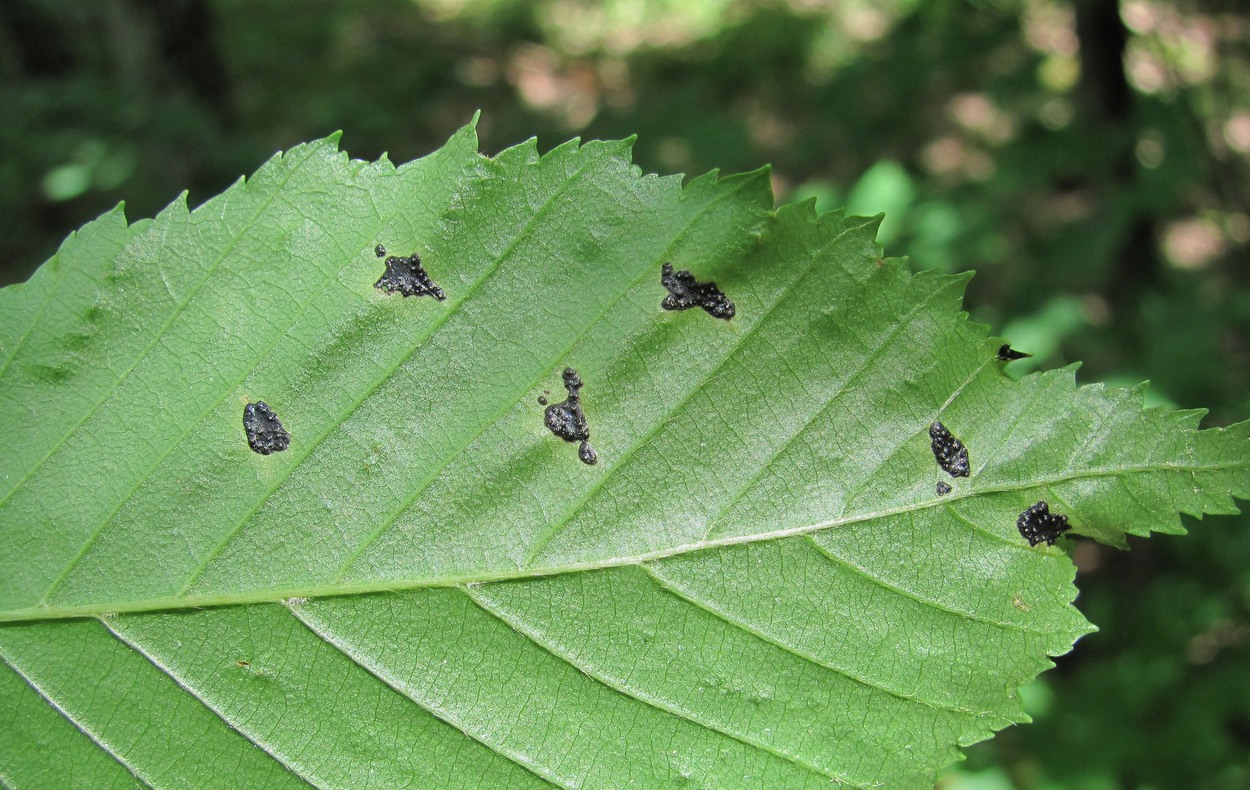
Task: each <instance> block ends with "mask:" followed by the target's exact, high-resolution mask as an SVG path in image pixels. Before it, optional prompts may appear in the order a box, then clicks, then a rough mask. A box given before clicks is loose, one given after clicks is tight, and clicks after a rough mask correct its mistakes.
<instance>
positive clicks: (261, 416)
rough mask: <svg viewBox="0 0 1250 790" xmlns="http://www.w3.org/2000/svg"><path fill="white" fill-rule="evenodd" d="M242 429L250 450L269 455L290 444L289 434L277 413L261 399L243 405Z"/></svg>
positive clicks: (280, 450)
mask: <svg viewBox="0 0 1250 790" xmlns="http://www.w3.org/2000/svg"><path fill="white" fill-rule="evenodd" d="M243 430H244V432H246V433H247V444H248V446H249V447H251V448H252V452H255V453H259V454H261V455H269V454H270V453H280V452H282V451H283V450H285V449H286V448H287V447H290V446H291V434H289V433H287V430H286V428H283V427H282V421H281V420H279V419H278V415H276V414H274V412H273V409H271V408H269V405H268V404H267V403H265V402H264V401H263V400H262V401H257V402H255V403H249V404H247V405H246V406H244V407H243Z"/></svg>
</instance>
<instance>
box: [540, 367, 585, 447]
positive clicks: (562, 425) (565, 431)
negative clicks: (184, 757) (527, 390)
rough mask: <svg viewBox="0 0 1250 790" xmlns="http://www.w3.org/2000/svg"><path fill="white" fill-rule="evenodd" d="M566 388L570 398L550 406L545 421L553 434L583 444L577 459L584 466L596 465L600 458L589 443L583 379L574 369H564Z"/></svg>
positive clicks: (545, 413)
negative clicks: (582, 397) (582, 389)
mask: <svg viewBox="0 0 1250 790" xmlns="http://www.w3.org/2000/svg"><path fill="white" fill-rule="evenodd" d="M564 388H565V389H566V390H568V393H569V396H568V398H567V399H566V400H563V401H561V402H560V403H553V404H551V405H550V406H548V407H547V409H546V411H544V412H543V421H544V422H545V423H546V424H547V428H548V429H549V430H550V431H551V432H552V433H554V434H555V435H556V436H559V437H560V438H561V439H563V440H564V441H566V442H581V445H580V446H579V447H578V448H577V457H578V458H580V459H581V461H582V463H584V464H594V463H595V462H596V461H598V460H599V456H598V455H597V454H596V453H595V450H594V448H593V447H591V446H590V442H589V441H587V440H588V439H590V426H589V425H587V424H586V414H585V412H583V411H582V399H581V394H580V390H581V388H582V379H581V377H580V376H578V375H577V371H576V370H573V368H565V369H564ZM540 402H541V399H540Z"/></svg>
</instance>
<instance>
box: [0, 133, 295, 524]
mask: <svg viewBox="0 0 1250 790" xmlns="http://www.w3.org/2000/svg"><path fill="white" fill-rule="evenodd" d="M312 156H313V152H312V151H309V153H308V154H307V155H305V157H304V158H303V159H301V160H300V161H299V162H298V163H297V164H296V165H295V166H294V167H292V168H291V169H290V171H288V172H287V174H286V175H285V176H284V177H283V179H282V182H281V183H280V184H279V185H278V186H277V187H276V188H275V189H274V191H273V193H272V194H271V195H270V196H269V198H268V199H267V200H266V201H265V202H264V204H263V205H261V207H260V208H258V209H257V210H256V211H255V212H254V213H253V215H252V217H251V218H250V219H249V220H248V221H247V223H246V224H245V225H244V228H248V227H251V225H252V223H253V222H255V221H256V218H257V217H259V216H260V215H261V214H263V213H265V212H266V211H267V210H268V209H269V207H270V206H271V205H273V202H274V200H275V199H276V198H277V196H278V194H279V193H280V192H281V191H282V189H283V188H284V187H285V186H286V185H287V183H288V182H289V181H290V180H291V179H292V178H294V177H295V174H296V173H297V172H299V170H300V169H301V168H302V167H303V166H304V165H305V164H307V162H308V160H309V159H311V158H312ZM244 235H245V233H244V231H240V232H239V234H238V235H236V236H235V237H234V238H232V239H231V240H230V243H229V244H227V245H226V248H225V249H224V250H222V252H221V255H219V256H218V257H217V259H216V260H214V261H213V262H212V263H211V264H209V266H208V268H207V270H206V271H205V272H204V276H203V277H202V278H200V281H199V282H198V283H196V284H195V286H194V287H192V288H191V290H190V291H189V292H188V293H187V296H186V298H185V299H183V300H182V302H181V303H180V304H178V305H176V306H175V307H174V311H173V313H172V314H171V315H170V316H169V319H168V320H166V321H165V323H164V324H163V325H162V326H161V328H160V329H158V330H157V331H156V334H155V335H154V336H153V337H152V339H151V341H149V342H148V344H147V345H146V346H145V347H144V348H143V350H142V351H140V352H139V356H138V357H137V358H136V359H135V361H134V362H132V363H131V364H130V366H129V367H127V368H126V369H125V370H123V371H122V372H121V375H119V376H118V377H117V380H116V381H115V382H113V386H112V387H111V388H110V389H109V391H108V392H106V393H105V394H104V397H103V398H101V399H100V400H98V401H96V403H94V404H93V405H92V406H91V408H89V409H87V411H86V412H85V413H84V414H83V416H82V417H81V418H80V419H79V420H78V422H76V423H74V424H73V425H72V426H70V428H69V430H67V431H66V432H65V434H64V435H63V436H62V437H61V438H60V439H58V440H57V441H56V443H55V444H53V445H52V447H50V448H48V451H47V452H46V453H45V454H44V455H43V457H42V458H40V459H39V460H38V461H37V462H35V465H34V466H32V467H31V468H30V469H29V470H28V471H27V472H26V474H24V475H23V476H22V478H21V479H20V480H18V481H17V482H16V483H14V484H13V487H12V488H10V489H9V490H8V491H7V492H6V493H5V495H4V496H3V497H0V507H3V505H4V504H5V503H6V502H8V501H9V499H10V498H11V497H12V496H13V494H14V493H15V492H16V491H17V490H18V489H19V488H21V487H22V486H23V485H25V484H26V481H27V480H30V478H31V477H33V476H34V474H35V472H37V471H39V468H40V467H42V466H43V465H44V463H46V462H47V460H48V459H49V458H51V457H52V456H53V454H54V453H56V451H57V450H59V449H60V448H61V447H62V446H64V445H65V443H66V442H67V441H69V439H70V437H71V436H73V435H74V434H75V433H76V432H77V431H78V429H79V428H81V427H82V426H83V425H84V424H86V422H87V420H89V419H91V417H92V416H93V415H94V414H95V413H96V412H97V411H99V410H100V409H101V408H102V407H103V406H104V404H105V403H108V401H109V400H110V399H111V398H112V397H113V395H115V394H116V393H117V390H118V389H120V388H121V385H122V383H123V382H124V381H125V380H126V379H127V378H128V377H129V376H130V374H131V373H133V372H134V370H135V368H137V367H139V365H140V364H141V363H142V362H143V360H145V359H147V357H148V354H150V353H152V349H154V348H156V346H157V344H158V343H160V341H161V340H162V339H163V338H164V337H165V333H166V332H168V331H169V328H170V327H171V326H173V325H174V322H175V321H177V320H178V317H179V316H180V315H182V313H183V311H184V310H185V309H186V308H187V306H188V305H189V304H191V301H192V300H193V299H194V298H195V297H196V295H197V294H199V292H200V290H201V289H202V288H203V287H204V285H205V284H207V283H208V281H209V279H210V278H212V276H213V273H214V272H215V271H217V267H218V266H220V265H221V263H222V261H224V260H225V259H226V257H227V256H228V255H229V254H230V253H231V252H233V251H234V248H235V247H236V246H238V243H239V241H240V240H241V239H242V238H243V236H244Z"/></svg>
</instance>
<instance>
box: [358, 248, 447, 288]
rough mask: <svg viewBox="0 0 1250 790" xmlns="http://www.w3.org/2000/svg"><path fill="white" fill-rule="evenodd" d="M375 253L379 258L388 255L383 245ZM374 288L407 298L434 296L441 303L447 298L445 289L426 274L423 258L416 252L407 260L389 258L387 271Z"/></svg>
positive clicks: (394, 257)
mask: <svg viewBox="0 0 1250 790" xmlns="http://www.w3.org/2000/svg"><path fill="white" fill-rule="evenodd" d="M373 251H374V253H376V254H377V256H378V257H379V258H381V257H383V256H385V255H386V248H385V247H383V246H382V245H381V244H379V245H378V246H376V247H374V248H373ZM373 287H374V288H377V289H378V290H380V291H386V292H387V293H395V292H396V291H398V292H399V293H401V294H403V295H404V296H405V297H408V296H433V297H434V298H435V299H437V300H438V301H440V302H441V301H443V300H444V299H446V298H447V294H445V293H443V289H442V288H439V287H438V285H436V284H435V282H434V281H433V280H431V279H430V275H428V274H426V272H425V268H424V267H423V266H422V265H421V256H420V255H417V254H416V253H415V252H414V253H413V254H412V255H411V256H409V257H407V258H398V257H396V256H394V255H392V256H390V257H389V258H387V259H386V271H385V272H384V273H383V274H382V276H381V277H379V278H378V281H377V282H376V283H374V284H373Z"/></svg>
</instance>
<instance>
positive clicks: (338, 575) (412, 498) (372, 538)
mask: <svg viewBox="0 0 1250 790" xmlns="http://www.w3.org/2000/svg"><path fill="white" fill-rule="evenodd" d="M749 183H750V182H749V181H747V180H745V179H744V180H743V182H742V184H740V185H738V186H737V187H736V188H735V189H734V190H733V191H732V192H726V193H725V194H723V195H721V196H719V197H718V198H717V199H716V200H715V201H712V202H710V203H709V204H708V205H707V206H705V207H704V208H703V209H702V210H700V211H699V212H698V213H697V214H695V215H694V216H693V217H692V218H691V219H690V221H689V222H688V223H686V226H685V227H684V228H683V229H682V231H681V232H680V233H679V234H677V235H676V237H675V238H674V239H673V241H672V242H671V243H670V244H669V245H668V247H667V248H665V250H664V252H663V254H661V256H660V258H661V260H663V259H665V258H667V257H668V255H669V253H670V252H671V251H672V249H673V248H674V247H676V246H677V244H678V243H679V242H680V241H681V240H682V239H684V238H685V237H686V235H687V234H688V233H689V232H690V229H691V228H692V227H694V225H695V223H697V222H698V221H699V220H700V219H701V218H702V217H703V216H704V215H705V214H707V213H708V212H709V211H711V210H712V209H713V208H714V207H715V206H716V205H718V204H719V203H720V202H721V201H723V200H725V199H727V198H729V197H731V196H735V195H737V194H738V193H739V192H741V191H742V189H743V188H744V187H745V186H746V185H747V184H749ZM654 271H655V266H654V265H652V266H648V267H647V268H646V269H644V270H643V271H642V272H640V273H639V274H638V276H637V277H636V278H634V280H633V281H632V282H630V283H629V285H627V286H626V287H625V288H623V289H622V290H621V292H620V293H618V294H617V295H616V296H615V297H613V298H612V299H611V301H609V302H608V304H607V305H605V306H604V308H603V309H602V310H600V311H599V314H598V315H597V316H595V318H594V320H592V321H591V322H589V323H588V324H587V325H586V327H585V328H584V329H583V330H582V331H581V332H579V333H578V334H577V336H576V337H575V338H573V340H572V341H571V342H570V343H569V344H568V345H567V346H566V347H565V348H564V349H563V350H562V351H561V352H560V353H559V354H558V355H557V356H556V357H555V361H554V362H552V363H551V364H550V365H549V366H547V367H546V368H545V369H544V370H543V371H542V372H541V373H540V374H539V375H538V376H537V377H536V378H534V379H533V380H532V381H531V382H530V383H529V384H527V385H526V386H525V387H523V388H521V389H520V390H519V391H518V394H517V395H515V396H513V397H512V398H511V399H509V400H508V402H507V405H505V406H503V407H501V408H500V409H499V410H498V411H496V412H495V413H494V414H493V415H492V416H491V417H490V418H488V419H487V420H486V421H484V422H483V424H482V427H481V428H480V429H479V430H478V431H477V432H476V433H474V434H473V435H472V436H471V437H469V440H468V441H467V442H465V443H464V444H462V445H461V446H460V447H458V448H457V449H456V450H454V451H453V452H451V453H450V454H448V455H447V456H446V457H445V458H444V459H443V461H442V462H441V463H439V464H438V466H437V467H436V468H435V469H433V470H432V471H431V472H430V473H429V474H428V475H427V476H426V477H425V478H424V479H423V480H422V481H421V482H420V483H419V484H418V485H417V487H416V489H415V490H414V492H413V493H412V494H411V495H409V496H408V497H407V498H405V500H404V501H403V502H402V503H401V504H400V506H399V508H398V509H396V510H394V511H393V512H391V513H390V514H389V515H388V516H387V517H386V518H385V519H383V521H382V523H381V526H380V527H378V528H377V529H375V530H374V531H373V532H371V533H370V534H369V535H368V536H366V538H365V540H364V541H363V542H362V543H361V545H360V547H359V548H357V549H356V551H354V552H352V553H351V554H350V555H349V556H348V557H347V559H346V560H345V561H344V562H343V563H342V565H341V566H340V568H339V569H338V570H337V571H336V572H335V575H334V580H333V581H334V582H339V581H341V580H342V579H343V577H344V576H345V575H346V574H347V572H348V571H349V570H350V569H351V566H352V563H354V562H355V561H356V560H357V559H358V558H359V557H360V556H361V555H362V554H364V553H365V551H366V550H367V549H368V548H369V546H371V545H373V543H374V542H376V541H377V540H378V539H379V538H381V537H382V535H383V534H384V533H385V532H386V531H387V530H388V529H390V528H391V527H392V526H393V525H394V523H395V521H396V520H398V519H399V517H400V516H401V515H403V514H404V512H406V511H407V510H408V508H409V507H411V506H412V503H413V502H416V501H417V500H418V499H419V498H420V497H421V495H422V494H424V493H425V491H426V490H427V489H428V488H429V487H430V486H431V485H432V484H433V483H434V481H435V479H437V477H438V476H439V474H441V473H442V471H443V470H444V469H446V468H447V467H448V466H449V465H450V464H451V463H452V462H453V461H455V460H456V459H457V458H459V457H460V456H461V455H463V454H464V451H465V450H467V449H468V448H469V447H471V446H472V445H473V443H474V442H475V441H477V440H478V439H479V438H480V437H481V436H482V434H484V433H486V431H488V430H489V429H490V428H491V426H493V425H495V424H496V423H497V422H498V421H499V419H500V418H501V417H503V415H505V414H507V413H508V412H509V411H510V410H511V409H512V408H513V407H514V406H515V405H516V404H517V403H518V402H519V401H520V399H521V398H523V397H525V393H527V392H529V391H530V390H531V389H533V388H534V387H535V386H537V384H538V383H539V382H541V381H542V380H543V379H545V378H547V377H548V376H550V375H551V374H552V372H553V371H554V370H555V369H556V368H558V367H559V366H560V364H561V361H562V360H564V359H565V358H566V357H567V356H568V354H569V353H570V352H571V351H572V350H573V349H574V348H575V347H576V346H577V344H578V343H580V342H581V341H582V339H583V338H585V337H586V335H588V334H589V333H590V331H591V330H592V329H594V328H595V327H596V326H598V325H599V323H600V322H601V321H602V320H603V319H604V317H605V316H606V315H607V314H608V312H609V311H610V310H611V309H612V308H613V307H615V306H616V305H617V304H618V303H619V302H620V301H621V300H622V299H624V298H625V297H626V296H628V295H629V294H630V293H631V292H632V291H633V290H634V288H636V287H638V285H639V284H641V283H642V282H643V281H644V280H646V278H647V277H648V275H651V274H653V273H654Z"/></svg>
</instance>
